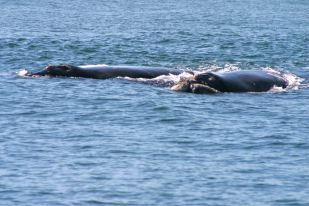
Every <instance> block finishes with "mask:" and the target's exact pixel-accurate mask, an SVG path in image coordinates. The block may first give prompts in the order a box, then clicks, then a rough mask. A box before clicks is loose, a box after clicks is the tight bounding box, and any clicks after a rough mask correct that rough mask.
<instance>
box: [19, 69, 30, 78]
mask: <svg viewBox="0 0 309 206" xmlns="http://www.w3.org/2000/svg"><path fill="white" fill-rule="evenodd" d="M16 74H17V76H21V77H24V76H27V74H29V71H27V70H26V69H21V70H19V71H17V72H16Z"/></svg>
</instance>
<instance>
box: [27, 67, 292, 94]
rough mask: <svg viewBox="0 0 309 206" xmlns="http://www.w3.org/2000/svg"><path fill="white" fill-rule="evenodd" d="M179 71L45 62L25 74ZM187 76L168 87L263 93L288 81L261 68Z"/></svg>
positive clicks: (135, 74)
mask: <svg viewBox="0 0 309 206" xmlns="http://www.w3.org/2000/svg"><path fill="white" fill-rule="evenodd" d="M181 73H183V71H181V70H177V69H170V68H165V67H143V66H108V65H86V66H73V65H69V64H62V65H49V66H47V67H45V68H43V69H42V70H41V71H38V72H35V73H29V74H27V75H28V76H33V77H35V76H50V77H83V78H93V79H109V78H116V77H130V78H133V79H137V78H145V79H153V78H156V77H158V76H161V75H169V74H173V75H179V74H181ZM189 73H190V74H191V75H190V77H183V78H181V80H180V81H179V82H176V83H173V84H172V86H171V90H173V91H180V92H189V93H196V94H212V93H220V92H266V91H269V90H271V89H272V88H274V87H281V88H286V87H287V86H288V84H289V82H288V80H287V79H286V78H284V76H283V75H282V74H280V73H276V72H272V71H264V70H238V71H227V72H211V71H209V72H201V73H197V74H196V73H194V72H189Z"/></svg>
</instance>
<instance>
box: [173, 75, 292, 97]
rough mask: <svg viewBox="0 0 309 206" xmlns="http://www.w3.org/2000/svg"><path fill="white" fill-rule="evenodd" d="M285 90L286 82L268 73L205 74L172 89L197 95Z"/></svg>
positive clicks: (186, 80) (281, 77) (278, 76)
mask: <svg viewBox="0 0 309 206" xmlns="http://www.w3.org/2000/svg"><path fill="white" fill-rule="evenodd" d="M275 86H276V87H281V88H286V87H287V86H288V81H287V80H286V79H285V78H284V77H283V76H280V75H279V74H277V73H273V72H268V71H254V70H253V71H252V70H251V71H250V70H243V71H232V72H224V73H216V72H205V73H201V74H197V75H194V76H193V78H189V79H183V80H181V81H180V82H179V83H177V84H175V85H174V86H173V87H172V90H174V91H183V92H191V93H198V94H206V93H218V92H266V91H269V90H270V89H272V88H273V87H275Z"/></svg>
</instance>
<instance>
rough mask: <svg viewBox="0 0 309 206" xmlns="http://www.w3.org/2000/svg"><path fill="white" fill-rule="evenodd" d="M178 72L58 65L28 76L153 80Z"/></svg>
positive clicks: (154, 68) (146, 68)
mask: <svg viewBox="0 0 309 206" xmlns="http://www.w3.org/2000/svg"><path fill="white" fill-rule="evenodd" d="M180 73H181V72H180V71H177V70H173V69H167V68H162V67H133V66H107V65H93V66H78V67H77V66H72V65H58V66H47V67H45V68H44V69H43V70H42V71H40V72H37V73H33V74H30V76H65V77H85V78H94V79H108V78H116V77H131V78H147V79H151V78H155V77H158V76H161V75H168V74H180Z"/></svg>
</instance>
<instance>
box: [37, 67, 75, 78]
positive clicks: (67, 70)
mask: <svg viewBox="0 0 309 206" xmlns="http://www.w3.org/2000/svg"><path fill="white" fill-rule="evenodd" d="M77 72H78V67H75V66H71V65H57V66H53V65H50V66H47V67H45V68H44V69H43V70H42V71H40V72H37V73H33V74H32V76H66V77H68V76H76V74H77Z"/></svg>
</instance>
